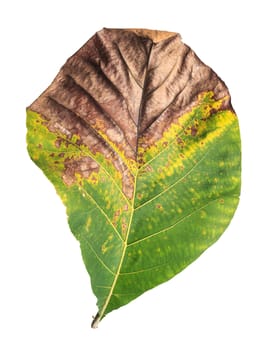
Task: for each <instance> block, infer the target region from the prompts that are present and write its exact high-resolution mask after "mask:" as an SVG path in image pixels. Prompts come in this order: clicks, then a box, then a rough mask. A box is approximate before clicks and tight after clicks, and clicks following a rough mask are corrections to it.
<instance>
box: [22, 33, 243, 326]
mask: <svg viewBox="0 0 261 350" xmlns="http://www.w3.org/2000/svg"><path fill="white" fill-rule="evenodd" d="M27 127H28V134H27V142H28V151H29V154H30V156H31V158H32V160H33V161H34V162H35V163H36V164H37V165H38V166H39V167H40V168H41V169H42V170H43V171H44V173H45V175H46V176H47V177H48V178H49V179H50V181H51V182H52V183H53V184H54V186H55V188H56V190H57V192H58V194H59V195H60V197H61V199H62V201H63V202H64V204H65V205H66V208H67V215H68V221H69V225H70V228H71V231H72V232H73V234H74V235H75V237H76V238H77V239H78V240H79V242H80V247H81V252H82V257H83V260H84V263H85V265H86V268H87V270H88V272H89V274H90V277H91V284H92V289H93V291H94V293H95V295H96V296H97V305H98V309H99V311H98V313H97V315H96V317H95V319H94V321H93V324H92V326H93V327H96V326H97V325H98V322H99V321H100V320H101V319H102V318H103V317H104V316H105V315H106V314H108V313H109V312H111V311H112V310H114V309H117V308H119V307H121V306H122V305H124V304H127V303H129V302H130V301H131V300H133V299H134V298H136V297H138V296H139V295H140V294H142V293H144V292H145V291H147V290H148V289H150V288H153V287H155V286H156V285H158V284H160V283H163V282H165V281H167V280H169V279H170V278H172V277H173V276H175V275H176V274H177V273H179V272H180V271H181V270H183V269H184V268H185V267H186V266H187V265H188V264H190V263H191V262H192V261H194V260H195V259H196V258H197V257H199V256H200V254H201V253H202V252H204V250H206V249H207V248H208V247H209V246H210V245H212V244H213V243H214V242H215V241H216V240H217V239H218V238H219V237H220V235H221V234H222V233H223V231H224V230H225V228H226V227H227V226H228V224H229V222H230V220H231V218H232V216H233V214H234V212H235V209H236V207H237V204H238V200H239V193H240V160H241V156H240V135H239V128H238V120H237V117H236V115H235V113H234V111H233V108H232V106H231V102H230V95H229V92H228V90H227V88H226V86H225V84H224V83H223V82H222V80H220V79H219V78H218V76H217V75H216V74H215V73H214V72H213V71H212V70H211V69H210V68H209V67H207V66H206V65H204V64H203V63H202V62H201V61H200V60H199V58H198V57H197V56H196V55H195V53H194V52H193V51H192V50H191V49H190V48H189V47H188V46H186V45H185V44H183V43H182V41H181V39H180V36H179V35H178V34H175V33H169V32H160V31H150V30H143V29H130V30H117V29H103V30H101V31H100V32H98V33H96V34H95V35H94V36H93V37H92V38H91V39H90V40H89V41H88V42H87V43H86V44H85V45H84V46H83V47H82V48H81V49H80V50H79V51H78V52H77V53H76V54H74V55H73V56H72V57H71V58H69V59H68V60H67V62H66V64H65V65H64V66H63V67H62V68H61V70H60V72H59V73H58V75H57V76H56V78H55V80H54V81H53V83H52V84H51V85H50V86H49V87H48V89H47V90H46V91H45V92H44V93H43V94H42V95H41V96H40V97H39V98H38V99H37V100H36V101H35V102H33V104H32V105H31V106H30V107H29V108H28V110H27Z"/></svg>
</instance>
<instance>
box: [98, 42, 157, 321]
mask: <svg viewBox="0 0 261 350" xmlns="http://www.w3.org/2000/svg"><path fill="white" fill-rule="evenodd" d="M152 49H153V42H151V46H150V49H149V53H148V60H147V65H146V70H145V76H144V83H143V88H142V95H141V101H140V107H139V114H138V123H137V141H136V157H137V154H138V146H139V144H138V139H139V129H140V123H141V117H142V113H143V108H144V101H145V98H146V94H145V88H146V84H147V79H148V72H149V64H150V58H151V53H152ZM137 177H138V172H137V173H136V174H135V175H134V186H133V187H134V190H133V198H132V201H131V209H130V210H131V213H130V219H129V224H128V230H127V233H126V237H125V240H124V241H123V250H122V255H121V258H120V261H119V265H118V268H117V271H116V274H115V276H114V279H113V282H112V286H111V289H110V291H109V294H108V296H107V298H106V300H105V303H104V306H103V307H102V309H101V312H98V313H97V315H96V317H95V318H94V321H93V323H92V327H97V325H98V323H99V321H100V320H101V319H102V318H103V316H104V314H105V312H106V309H107V307H108V305H109V303H110V300H111V296H112V294H113V291H114V288H115V286H116V283H117V281H118V278H119V275H120V271H121V268H122V264H123V261H124V258H125V254H126V249H127V247H128V243H127V242H128V238H129V234H130V229H131V223H132V218H133V214H134V210H135V208H134V204H135V196H136V188H137V186H136V185H137Z"/></svg>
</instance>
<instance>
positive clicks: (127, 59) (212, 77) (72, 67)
mask: <svg viewBox="0 0 261 350" xmlns="http://www.w3.org/2000/svg"><path fill="white" fill-rule="evenodd" d="M205 91H213V92H214V97H215V99H221V98H222V97H224V96H229V93H228V91H227V88H226V87H225V85H224V83H223V82H222V81H221V80H220V79H219V78H218V77H217V75H216V74H215V73H214V72H213V71H212V70H211V69H210V68H209V67H207V66H206V65H205V64H203V63H202V62H201V61H200V60H199V58H198V57H197V56H196V55H195V53H194V52H193V51H192V50H191V49H190V48H189V47H188V46H187V45H185V44H184V43H182V41H181V38H180V35H179V34H176V33H170V32H162V31H155V30H146V29H103V30H101V31H99V32H97V33H96V34H95V35H94V36H93V37H92V38H91V39H90V40H89V41H88V42H87V43H86V44H85V45H84V46H83V47H82V48H81V49H80V50H79V51H78V52H76V53H75V54H74V55H73V56H72V57H71V58H69V59H68V60H67V62H66V63H65V65H64V66H63V67H62V68H61V70H60V72H59V73H58V75H57V76H56V78H55V79H54V81H53V82H52V84H51V85H50V86H49V87H48V89H47V90H46V91H45V92H44V93H43V94H42V95H41V96H40V97H39V98H38V99H37V100H36V101H35V102H33V104H32V105H31V106H30V107H29V109H31V110H33V111H35V112H38V113H39V114H41V115H42V116H43V117H44V118H45V119H46V121H47V122H46V125H47V127H48V128H49V130H50V131H54V132H58V133H62V134H64V135H65V136H66V137H67V138H70V137H71V136H72V135H75V134H76V135H78V136H79V140H80V141H79V142H80V143H82V144H84V145H86V146H87V147H88V148H89V149H90V150H91V152H92V153H94V154H95V153H96V152H100V153H102V154H103V155H104V156H105V157H106V158H107V159H108V160H110V161H111V162H112V163H113V164H114V166H115V167H116V169H118V170H119V171H120V172H121V173H122V177H123V191H124V192H125V194H126V195H127V196H128V197H129V198H131V197H132V193H133V182H134V181H133V174H132V173H131V171H129V166H128V162H126V159H127V160H133V161H134V162H136V161H137V157H138V146H139V140H140V138H141V136H142V140H143V141H142V142H143V144H142V147H143V149H144V148H146V147H148V146H149V145H151V144H153V143H154V142H155V141H156V140H158V139H160V138H161V136H162V133H163V132H164V130H166V129H167V128H168V126H169V125H170V124H172V123H178V118H179V117H180V116H181V115H183V114H184V113H185V112H188V111H189V110H191V108H192V107H193V106H194V105H195V104H196V103H197V97H198V95H199V94H200V93H201V92H205ZM223 108H224V109H230V108H231V106H230V99H227V100H226V101H225V102H224V106H223ZM144 143H145V144H144ZM73 162H75V164H72V163H73ZM78 162H79V164H78ZM65 166H66V170H65V176H64V181H65V182H67V184H68V185H70V184H71V183H72V181H73V171H74V170H73V169H77V172H80V173H81V174H82V175H83V176H85V175H86V174H89V173H90V172H91V171H97V169H98V165H97V166H96V165H95V163H94V162H93V161H91V160H90V159H88V157H87V158H86V162H85V161H84V159H81V160H80V161H77V160H74V161H73V160H71V161H68V162H67V164H65ZM75 171H76V170H75ZM86 176H87V175H86Z"/></svg>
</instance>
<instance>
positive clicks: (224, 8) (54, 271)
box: [0, 0, 261, 350]
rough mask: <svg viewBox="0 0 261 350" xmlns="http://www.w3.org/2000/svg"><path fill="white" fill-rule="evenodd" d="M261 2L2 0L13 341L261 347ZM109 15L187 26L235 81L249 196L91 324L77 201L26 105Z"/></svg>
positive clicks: (187, 33) (1, 240) (8, 330)
mask: <svg viewBox="0 0 261 350" xmlns="http://www.w3.org/2000/svg"><path fill="white" fill-rule="evenodd" d="M258 3H259V1H254V0H248V1H240V0H238V1H229V0H225V1H221V0H219V1H203V0H197V1H185V0H183V1H182V0H179V1H174V0H172V1H168V0H160V1H157V2H156V1H152V0H151V1H148V2H146V1H142V0H139V1H134V0H132V1H129V2H127V1H123V0H122V1H114V0H108V1H101V0H100V1H99V0H96V1H95V0H93V1H87V0H86V1H80V0H74V1H65V0H64V1H55V0H51V1H47V0H45V1H42V0H40V1H29V0H23V1H18V0H17V1H11V0H9V1H2V2H1V5H0V26H1V28H0V37H1V41H0V61H1V62H0V69H1V73H0V89H1V91H0V142H1V146H0V167H1V168H0V176H1V181H0V186H1V189H0V196H1V197H0V199H1V221H0V349H3V350H10V349H12V350H14V349H15V350H16V349H26V350H36V349H37V350H42V349H45V350H46V349H48V350H58V349H63V350H67V349H74V350H82V349H84V350H86V349H94V348H95V349H98V350H99V349H105V348H106V349H115V350H118V349H126V350H128V349H138V350H139V349H158V348H161V349H177V350H190V349H195V350H197V349H199V350H210V349H211V350H216V349H224V350H226V349H249V350H260V349H261V302H260V299H261V298H260V297H261V287H260V285H261V283H260V277H261V272H260V271H261V257H260V256H261V253H260V250H261V244H260V243H261V239H260V234H261V232H260V231H261V230H260V220H261V212H260V208H261V205H260V203H261V200H260V199H261V196H260V195H261V190H260V181H261V174H260V168H259V163H260V151H261V142H260V140H261V129H260V128H261V123H260V120H261V112H260V102H261V98H260V78H261V76H260V62H261V55H260V29H261V28H260V24H259V23H260V10H259V9H258ZM102 27H114V28H122V27H144V28H150V29H162V30H164V29H165V30H169V31H174V32H179V33H181V35H182V37H183V41H184V42H185V43H187V44H188V45H189V46H191V47H192V49H193V50H194V51H195V52H196V53H197V54H198V56H199V57H200V58H201V59H202V60H203V61H204V62H205V63H206V64H208V65H210V66H211V67H212V68H213V69H214V70H215V71H216V72H217V73H218V75H219V76H220V77H221V78H222V79H223V80H224V81H225V82H226V84H227V85H228V87H229V89H230V93H231V95H232V103H233V106H234V108H235V110H236V112H237V114H238V117H239V120H240V126H241V134H242V149H243V179H242V195H241V202H240V206H239V208H238V210H237V212H236V215H235V217H234V219H233V221H232V223H231V225H230V226H229V228H228V229H227V231H226V232H225V234H224V235H223V236H222V238H221V239H220V240H219V241H218V242H217V243H216V244H215V245H214V246H213V247H211V248H210V249H209V250H208V251H207V252H206V253H204V254H203V255H202V256H201V257H200V258H199V259H198V260H197V261H196V262H194V263H193V264H192V265H190V266H189V267H188V268H187V269H186V270H184V271H183V272H182V273H181V274H179V275H178V276H176V277H175V278H174V279H172V280H171V281H170V282H168V283H165V284H163V285H161V286H159V287H157V288H155V289H153V290H152V291H150V292H147V293H145V294H144V295H143V296H141V297H139V298H138V299H137V300H135V301H133V302H131V303H130V304H128V305H127V306H125V307H123V308H121V309H119V310H117V311H114V312H112V313H111V314H109V315H108V316H107V317H106V318H105V319H104V320H103V321H102V322H101V324H100V326H99V328H98V329H97V330H92V329H91V328H90V322H91V317H92V315H94V314H95V313H96V311H97V310H96V306H95V303H96V299H95V297H94V296H93V294H92V292H91V288H90V283H89V277H88V274H87V273H86V271H85V268H84V265H83V262H82V258H81V254H80V250H79V247H78V243H77V241H76V240H75V239H74V237H73V235H72V234H71V233H70V231H69V228H68V225H67V222H66V215H65V208H64V207H63V205H62V203H61V201H60V199H59V198H58V196H57V195H56V193H55V190H54V188H53V187H52V185H51V183H49V181H48V180H47V179H46V178H45V176H44V175H43V174H42V172H41V171H40V170H39V169H38V168H37V167H36V166H35V165H34V164H33V163H32V162H31V161H30V159H29V157H28V155H27V151H26V143H25V134H26V128H25V108H26V106H28V105H29V104H30V103H31V102H32V101H33V100H35V99H36V98H37V97H38V96H39V94H40V93H41V92H42V91H43V90H44V89H45V88H46V87H47V86H48V85H49V84H50V83H51V81H52V79H53V78H54V76H55V75H56V74H57V72H58V70H59V68H60V67H61V66H62V64H63V63H64V62H65V60H66V59H67V58H68V57H69V56H70V55H72V54H73V53H74V52H75V51H76V50H77V49H78V48H79V47H80V46H82V45H83V44H84V43H85V42H86V41H87V40H88V39H89V38H90V37H91V36H92V35H93V34H94V33H95V32H96V31H98V30H100V29H101V28H102Z"/></svg>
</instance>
